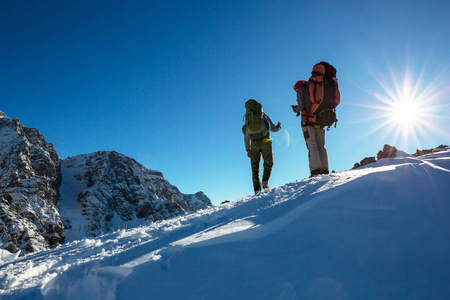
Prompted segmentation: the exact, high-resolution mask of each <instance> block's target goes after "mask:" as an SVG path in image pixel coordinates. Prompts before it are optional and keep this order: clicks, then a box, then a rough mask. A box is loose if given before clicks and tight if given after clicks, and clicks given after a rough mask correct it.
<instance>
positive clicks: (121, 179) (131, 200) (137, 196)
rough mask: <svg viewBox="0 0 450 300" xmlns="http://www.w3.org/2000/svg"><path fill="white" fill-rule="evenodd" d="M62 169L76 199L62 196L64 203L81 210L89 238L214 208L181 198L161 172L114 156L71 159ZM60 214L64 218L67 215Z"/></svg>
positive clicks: (202, 199)
mask: <svg viewBox="0 0 450 300" xmlns="http://www.w3.org/2000/svg"><path fill="white" fill-rule="evenodd" d="M62 169H63V175H64V181H63V189H67V190H70V191H72V195H71V196H70V195H68V194H67V195H66V193H65V192H63V193H62V202H61V203H63V202H67V201H78V202H79V203H80V204H81V207H82V214H83V216H84V217H85V218H86V222H84V224H82V225H81V226H82V227H83V228H82V229H81V230H83V231H84V233H85V234H86V235H93V236H96V235H99V234H101V233H104V232H109V231H111V230H113V224H114V223H118V222H119V223H124V222H132V221H133V220H135V219H136V218H138V219H141V220H144V221H149V222H150V221H157V220H163V219H167V218H171V217H175V216H178V215H181V214H184V213H186V212H190V211H195V210H198V209H202V208H206V207H208V206H210V205H211V201H210V199H209V198H208V197H206V196H205V195H204V194H203V193H202V192H199V193H197V194H194V195H185V194H182V193H181V192H180V191H179V190H178V188H177V187H175V186H173V185H171V184H170V183H169V182H168V181H167V180H166V179H165V178H164V177H163V175H162V173H161V172H158V171H153V170H149V169H147V168H145V167H144V166H142V165H141V164H140V163H138V162H137V161H135V160H134V159H132V158H130V157H126V156H124V155H122V154H119V153H117V152H115V151H111V152H109V151H100V152H96V153H92V154H87V155H79V156H75V157H70V158H67V159H65V160H63V161H62ZM70 185H72V187H70ZM75 190H76V192H75V193H74V192H73V191H75ZM75 196H76V199H73V198H75ZM69 198H72V199H69ZM61 213H62V214H63V215H64V211H61ZM78 225H80V224H78Z"/></svg>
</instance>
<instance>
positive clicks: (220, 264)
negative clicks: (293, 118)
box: [0, 148, 450, 300]
mask: <svg viewBox="0 0 450 300" xmlns="http://www.w3.org/2000/svg"><path fill="white" fill-rule="evenodd" d="M449 183H450V149H449V148H447V149H444V150H443V151H441V152H439V153H433V154H428V155H425V156H422V157H419V158H415V157H412V156H397V157H396V158H389V159H382V160H380V161H378V162H376V163H373V164H370V165H367V166H365V167H364V168H361V169H357V170H351V171H346V172H340V173H335V174H331V175H330V176H318V177H314V178H310V179H304V180H301V181H297V182H293V183H289V184H286V185H285V186H281V187H276V188H273V189H271V190H267V191H265V192H263V193H260V194H258V195H256V196H253V197H247V198H244V199H241V200H239V201H236V202H233V203H228V204H224V205H220V206H216V207H210V208H208V209H205V210H202V211H198V212H195V213H192V214H188V215H183V216H180V217H178V218H174V219H171V220H166V221H160V222H156V223H153V224H151V225H148V226H143V227H139V228H134V229H130V230H118V231H116V232H113V233H109V234H107V235H103V236H100V237H98V238H92V239H83V240H79V241H73V242H70V243H67V244H65V245H63V246H61V247H59V248H57V249H53V250H48V251H42V252H39V253H32V254H29V255H26V256H25V257H20V258H16V259H15V260H13V261H10V262H7V259H14V257H12V258H11V257H10V258H5V257H2V256H1V255H2V254H1V253H0V259H3V261H4V262H3V264H1V265H0V296H1V297H2V299H216V300H218V299H450V240H449V237H450V184H449Z"/></svg>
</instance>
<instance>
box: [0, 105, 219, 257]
mask: <svg viewBox="0 0 450 300" xmlns="http://www.w3.org/2000/svg"><path fill="white" fill-rule="evenodd" d="M210 205H212V204H211V201H210V199H209V198H208V197H207V196H206V195H205V194H203V193H202V192H198V193H196V194H194V195H189V194H188V195H187V194H182V193H181V192H180V191H179V190H178V188H176V187H175V186H173V185H171V184H170V183H169V182H168V181H167V180H166V179H165V178H164V177H163V175H162V173H161V172H158V171H154V170H150V169H147V168H145V167H144V166H142V165H141V164H139V163H138V162H137V161H135V160H134V159H132V158H129V157H126V156H124V155H122V154H120V153H117V152H115V151H100V152H95V153H91V154H86V155H79V156H75V157H69V158H67V159H65V160H62V161H61V160H60V159H59V156H58V154H57V152H56V150H55V148H54V146H53V145H52V144H51V143H49V142H47V141H46V140H45V138H44V136H43V135H42V133H41V132H39V130H37V129H34V128H29V127H26V126H23V125H22V124H20V122H19V120H17V119H13V118H9V117H8V116H6V115H5V114H4V113H3V112H1V111H0V249H6V250H8V251H10V252H14V253H18V252H19V251H21V252H22V253H28V252H35V251H41V250H45V249H49V248H54V247H57V246H58V245H60V244H61V243H64V241H65V240H67V237H70V236H72V238H73V237H78V238H83V237H85V236H96V235H99V234H102V233H106V232H109V231H111V230H113V228H114V225H115V224H120V223H129V224H130V227H131V226H133V225H135V226H137V225H140V224H143V223H145V222H151V221H157V220H162V219H167V218H171V217H174V216H177V215H180V214H184V213H186V212H191V211H195V210H198V209H202V208H206V207H207V206H210ZM75 227H76V230H75ZM74 231H76V232H77V235H71V234H72V233H73V232H74ZM67 233H68V234H69V235H67Z"/></svg>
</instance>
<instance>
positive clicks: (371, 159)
mask: <svg viewBox="0 0 450 300" xmlns="http://www.w3.org/2000/svg"><path fill="white" fill-rule="evenodd" d="M374 162H376V160H375V157H374V156H372V157H366V158H364V159H363V160H361V162H359V163H356V164H355V165H354V166H353V169H357V168H360V167H362V166H365V165H368V164H371V163H374Z"/></svg>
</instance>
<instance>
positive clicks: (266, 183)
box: [262, 181, 270, 189]
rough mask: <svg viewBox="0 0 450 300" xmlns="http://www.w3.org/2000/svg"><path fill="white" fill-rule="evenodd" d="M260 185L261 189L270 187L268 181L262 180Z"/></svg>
mask: <svg viewBox="0 0 450 300" xmlns="http://www.w3.org/2000/svg"><path fill="white" fill-rule="evenodd" d="M262 187H263V189H270V187H269V182H268V181H263V182H262Z"/></svg>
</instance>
